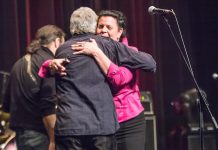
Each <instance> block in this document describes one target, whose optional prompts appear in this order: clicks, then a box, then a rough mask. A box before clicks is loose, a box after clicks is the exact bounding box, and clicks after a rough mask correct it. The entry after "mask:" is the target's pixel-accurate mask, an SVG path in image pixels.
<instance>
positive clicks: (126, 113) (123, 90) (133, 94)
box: [107, 63, 144, 122]
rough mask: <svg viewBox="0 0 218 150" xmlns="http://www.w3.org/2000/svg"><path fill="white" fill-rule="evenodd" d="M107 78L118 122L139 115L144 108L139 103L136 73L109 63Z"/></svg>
mask: <svg viewBox="0 0 218 150" xmlns="http://www.w3.org/2000/svg"><path fill="white" fill-rule="evenodd" d="M107 78H108V81H109V82H110V84H111V88H112V91H113V93H114V94H113V96H114V103H115V107H116V112H117V116H118V121H119V122H123V121H127V120H129V119H132V118H134V117H136V116H137V115H139V114H140V113H141V112H142V111H143V110H144V108H143V106H142V104H141V101H140V92H139V87H138V85H137V76H136V73H135V72H133V71H132V72H131V71H130V70H128V69H127V68H125V67H119V66H117V65H115V64H113V63H111V65H110V67H109V70H108V73H107Z"/></svg>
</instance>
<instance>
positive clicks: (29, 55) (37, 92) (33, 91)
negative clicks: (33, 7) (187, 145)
mask: <svg viewBox="0 0 218 150" xmlns="http://www.w3.org/2000/svg"><path fill="white" fill-rule="evenodd" d="M64 36H65V33H64V32H63V31H62V29H60V28H58V27H57V26H55V25H46V26H43V27H41V28H39V29H38V30H37V32H36V35H35V39H34V40H33V41H32V42H31V43H30V45H29V46H28V48H27V52H26V55H25V56H23V57H22V58H20V59H19V60H18V61H17V62H16V63H15V64H14V66H13V68H12V70H11V73H10V78H9V84H8V87H7V89H6V94H5V97H4V101H3V110H4V111H5V112H9V113H10V128H12V129H13V130H14V131H15V132H16V144H17V148H18V150H33V149H36V150H48V147H49V146H51V147H52V146H53V144H52V140H54V139H50V140H51V143H50V145H49V138H48V134H47V133H46V128H45V126H47V121H50V120H53V119H54V117H53V116H54V115H53V114H54V112H55V102H56V100H55V99H54V102H53V103H51V104H50V105H49V106H51V107H47V106H46V105H44V103H43V102H44V101H43V100H42V98H43V95H46V94H47V91H55V90H54V89H55V87H52V86H49V85H48V84H46V83H47V82H54V79H53V78H46V79H42V78H40V77H39V76H38V70H39V68H40V66H41V65H42V63H43V62H44V61H45V60H47V59H51V58H53V57H54V54H55V52H56V50H57V48H58V47H59V46H60V45H61V44H62V43H63V42H64ZM45 80H48V81H47V82H44V81H45ZM44 83H45V84H44ZM49 94H51V93H50V92H49ZM53 94H54V95H55V94H56V93H53ZM49 102H52V101H51V100H50V101H49ZM43 123H44V124H43ZM49 134H51V135H52V134H53V133H52V132H51V133H49ZM51 135H49V136H50V137H52V136H51ZM53 143H54V142H53Z"/></svg>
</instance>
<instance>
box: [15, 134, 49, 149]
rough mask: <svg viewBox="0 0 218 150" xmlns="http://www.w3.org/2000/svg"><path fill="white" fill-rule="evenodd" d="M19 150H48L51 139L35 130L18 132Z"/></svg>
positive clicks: (17, 142)
mask: <svg viewBox="0 0 218 150" xmlns="http://www.w3.org/2000/svg"><path fill="white" fill-rule="evenodd" d="M16 144H17V150H48V145H49V138H48V136H47V135H46V134H43V133H41V132H37V131H34V130H16Z"/></svg>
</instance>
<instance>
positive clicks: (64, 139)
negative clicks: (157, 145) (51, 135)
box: [55, 135, 116, 150]
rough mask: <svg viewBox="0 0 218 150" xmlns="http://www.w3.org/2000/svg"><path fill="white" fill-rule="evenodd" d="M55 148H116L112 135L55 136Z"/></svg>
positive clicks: (103, 149) (91, 149) (65, 149)
mask: <svg viewBox="0 0 218 150" xmlns="http://www.w3.org/2000/svg"><path fill="white" fill-rule="evenodd" d="M55 146H56V150H116V141H115V136H114V135H107V136H103V135H102V136H91V135H86V136H56V137H55Z"/></svg>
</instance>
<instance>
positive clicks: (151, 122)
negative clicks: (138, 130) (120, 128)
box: [145, 114, 157, 150]
mask: <svg viewBox="0 0 218 150" xmlns="http://www.w3.org/2000/svg"><path fill="white" fill-rule="evenodd" d="M145 150H157V129H156V116H155V115H146V114H145Z"/></svg>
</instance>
